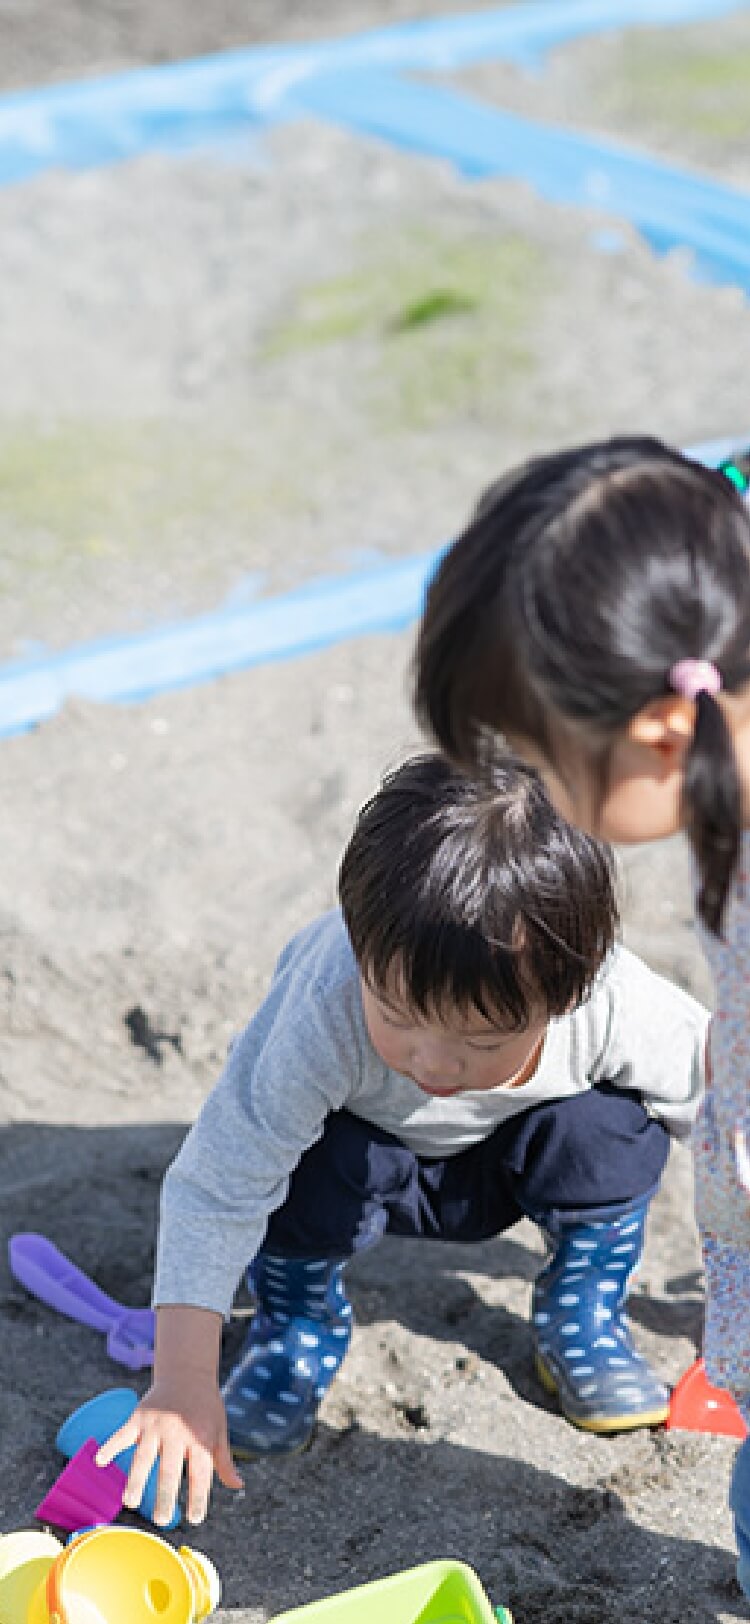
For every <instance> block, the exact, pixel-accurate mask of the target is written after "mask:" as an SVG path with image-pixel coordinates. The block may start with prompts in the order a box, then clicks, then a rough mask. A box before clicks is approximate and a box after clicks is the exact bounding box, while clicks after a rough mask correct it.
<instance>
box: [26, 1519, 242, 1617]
mask: <svg viewBox="0 0 750 1624" xmlns="http://www.w3.org/2000/svg"><path fill="white" fill-rule="evenodd" d="M220 1592H221V1586H220V1584H219V1576H218V1574H217V1572H216V1569H215V1568H214V1566H213V1563H212V1562H209V1560H208V1557H205V1556H203V1555H201V1553H200V1552H198V1551H191V1550H189V1549H188V1548H187V1547H186V1546H185V1547H183V1549H182V1550H181V1551H175V1550H173V1548H172V1546H171V1545H168V1544H167V1542H166V1540H163V1539H160V1538H159V1536H158V1535H157V1534H148V1533H145V1532H142V1531H141V1530H140V1529H137V1528H96V1529H93V1530H92V1531H91V1532H90V1533H88V1534H81V1535H80V1536H79V1538H78V1539H76V1540H74V1541H73V1543H72V1544H71V1545H68V1546H66V1547H65V1549H64V1550H63V1551H62V1553H61V1555H60V1556H58V1558H57V1560H56V1561H55V1562H54V1563H53V1564H52V1566H51V1567H50V1569H49V1572H48V1573H47V1575H46V1577H45V1578H44V1580H43V1582H42V1584H41V1585H40V1586H39V1588H38V1589H37V1591H36V1592H35V1594H34V1596H33V1597H32V1600H31V1605H30V1607H29V1609H28V1614H27V1617H26V1620H25V1624H200V1620H202V1619H204V1618H208V1615H209V1613H211V1612H213V1609H214V1608H215V1607H216V1606H218V1603H219V1599H220ZM12 1624H24V1621H23V1619H18V1620H13V1621H12Z"/></svg>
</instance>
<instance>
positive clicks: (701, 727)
mask: <svg viewBox="0 0 750 1624" xmlns="http://www.w3.org/2000/svg"><path fill="white" fill-rule="evenodd" d="M691 658H692V659H704V660H709V661H711V662H712V663H713V664H714V665H715V666H717V668H718V670H719V672H720V674H721V679H722V686H723V688H724V690H725V691H727V692H729V693H731V692H733V691H734V690H736V689H739V688H741V687H742V686H743V685H744V684H745V683H746V682H747V681H748V678H750V514H748V511H747V510H746V508H745V506H744V504H743V501H742V498H741V496H740V494H739V491H738V490H737V489H736V488H735V485H734V483H732V482H731V481H730V480H729V479H728V478H726V477H725V476H724V475H722V474H720V473H718V472H717V471H716V470H712V469H708V468H705V467H703V466H702V465H701V464H700V463H697V462H694V461H692V460H691V459H690V458H688V457H685V456H683V455H682V454H681V453H680V452H678V451H674V450H671V449H670V448H669V447H667V446H665V445H662V443H661V442H660V441H659V440H654V439H649V438H639V439H636V438H621V439H613V440H609V441H604V442H601V443H597V444H593V445H587V446H582V447H579V448H577V449H574V450H569V451H563V452H559V453H556V454H555V455H552V456H546V457H539V458H536V459H535V460H534V461H532V462H529V463H527V464H526V465H525V466H524V467H522V468H521V469H519V470H516V471H515V472H514V473H512V474H510V475H508V476H507V477H506V478H505V479H503V480H501V481H499V483H498V484H497V485H496V486H494V487H493V488H492V489H491V490H490V491H489V492H488V493H487V495H486V496H485V497H484V498H483V500H482V502H481V503H480V505H479V508H478V509H477V512H476V514H475V515H474V518H473V519H472V521H471V523H470V524H469V526H468V528H467V529H466V531H465V532H464V534H463V535H462V536H461V537H460V538H459V539H458V541H457V542H455V544H454V545H453V547H452V548H450V549H449V551H448V553H447V554H445V556H444V558H443V560H442V562H441V564H440V565H439V567H438V569H437V572H436V574H435V576H434V578H433V581H432V583H431V585H430V588H429V591H428V594H427V600H426V607H425V613H424V618H423V620H422V625H421V629H420V632H419V638H418V643H417V649H416V657H415V674H416V682H415V704H416V710H417V714H418V716H419V718H420V720H421V722H422V723H423V724H424V725H426V726H427V727H428V729H429V730H430V731H431V733H432V735H433V737H434V738H435V739H436V740H437V741H438V742H439V744H440V745H441V747H442V748H443V749H444V750H445V751H447V753H448V754H449V755H450V756H451V757H452V758H453V759H454V760H456V761H459V762H461V763H462V764H463V765H464V766H467V767H469V768H471V769H473V770H474V771H477V770H480V769H481V764H482V758H483V755H484V753H485V752H486V751H488V750H489V753H490V755H491V753H492V748H493V744H492V740H493V738H494V735H496V734H497V733H500V734H506V735H507V736H509V737H510V738H511V739H513V740H516V739H517V740H518V741H519V743H520V741H522V740H527V741H528V742H529V743H532V744H534V745H535V746H536V747H537V748H538V749H539V751H540V752H541V754H542V755H543V756H544V757H546V759H547V760H549V761H550V763H552V764H553V765H556V766H558V767H559V766H560V765H561V764H562V766H563V768H564V766H565V755H566V742H568V744H569V740H570V737H571V735H576V736H577V738H578V748H579V749H581V748H583V749H585V750H586V751H587V753H588V756H589V759H590V762H591V764H592V767H593V769H594V772H595V774H596V777H597V778H598V781H599V783H600V784H601V785H602V787H603V786H604V783H605V781H606V777H607V770H608V763H609V755H610V751H611V748H612V742H613V740H614V738H615V737H616V735H617V734H618V733H620V732H621V731H622V730H623V729H625V728H626V727H627V725H628V723H629V722H630V721H631V719H632V718H633V717H634V716H635V715H636V714H637V712H638V711H640V710H642V709H643V708H644V707H645V706H646V705H647V704H648V703H649V702H650V701H651V700H653V699H656V698H658V697H660V696H663V695H665V694H667V693H669V692H670V691H671V690H670V681H669V673H670V671H671V670H672V667H673V666H674V665H676V664H677V662H678V661H680V660H685V659H691ZM563 776H564V774H563ZM683 805H684V814H685V824H686V827H687V831H688V834H689V837H690V839H691V842H692V845H693V848H694V851H695V854H696V858H697V863H698V868H699V872H700V882H701V883H700V890H699V897H698V910H699V913H700V915H701V917H702V918H703V920H704V922H705V923H706V924H707V925H708V927H709V929H711V930H713V931H715V932H718V931H720V929H721V922H722V917H723V912H724V907H725V904H726V899H727V896H728V892H729V887H730V884H731V881H732V876H733V874H734V871H735V868H736V865H737V860H738V855H739V844H740V837H741V830H742V797H741V792H740V781H739V775H738V770H737V764H736V761H735V756H734V748H733V745H732V740H731V735H730V733H729V729H728V728H727V726H726V723H725V720H724V716H723V714H722V711H721V707H720V704H719V703H717V701H716V699H714V698H712V696H711V695H710V694H708V693H702V694H700V695H699V697H698V699H697V701H696V724H695V729H694V733H693V737H692V741H691V744H690V747H689V750H688V755H687V761H686V768H685V774H684V780H683Z"/></svg>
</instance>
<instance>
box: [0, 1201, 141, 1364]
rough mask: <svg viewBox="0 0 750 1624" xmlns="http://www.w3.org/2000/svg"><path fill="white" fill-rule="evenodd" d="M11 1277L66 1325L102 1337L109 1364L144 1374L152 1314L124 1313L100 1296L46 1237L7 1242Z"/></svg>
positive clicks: (118, 1305)
mask: <svg viewBox="0 0 750 1624" xmlns="http://www.w3.org/2000/svg"><path fill="white" fill-rule="evenodd" d="M8 1262H9V1263H10V1271H11V1274H13V1275H14V1276H15V1278H16V1280H20V1282H21V1285H22V1286H25V1287H26V1290H27V1291H30V1292H31V1293H32V1295H33V1296H34V1297H39V1298H40V1299H41V1301H42V1302H43V1303H47V1304H48V1305H49V1307H50V1308H56V1309H57V1310H58V1313H60V1314H66V1315H67V1317H68V1319H73V1320H78V1322H79V1323H80V1324H81V1325H90V1326H92V1328H93V1330H95V1331H106V1333H107V1353H108V1354H109V1356H110V1359H116V1360H117V1361H118V1363H119V1364H121V1365H127V1367H128V1369H129V1370H142V1369H143V1368H144V1366H146V1365H151V1364H153V1360H154V1316H153V1313H152V1311H151V1309H150V1308H126V1307H125V1305H124V1303H116V1302H115V1300H114V1298H113V1297H108V1296H107V1294H106V1292H104V1291H100V1290H99V1287H98V1286H96V1285H95V1284H94V1282H93V1280H91V1279H90V1278H89V1276H88V1275H87V1274H84V1272H83V1269H79V1268H77V1267H76V1265H75V1263H71V1261H70V1258H67V1257H66V1256H65V1253H64V1252H60V1251H58V1248H57V1247H56V1246H54V1245H53V1244H52V1241H48V1240H47V1238H46V1236H44V1235H35V1234H34V1233H33V1232H30V1233H28V1234H23V1235H12V1236H11V1238H10V1241H9V1242H8Z"/></svg>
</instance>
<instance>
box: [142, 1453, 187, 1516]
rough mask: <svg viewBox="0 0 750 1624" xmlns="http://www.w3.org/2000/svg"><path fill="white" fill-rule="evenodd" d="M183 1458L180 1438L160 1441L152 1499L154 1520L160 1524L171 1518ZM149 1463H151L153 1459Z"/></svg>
mask: <svg viewBox="0 0 750 1624" xmlns="http://www.w3.org/2000/svg"><path fill="white" fill-rule="evenodd" d="M184 1459H185V1450H184V1446H183V1443H182V1441H181V1440H180V1441H179V1442H176V1443H169V1442H168V1441H163V1442H162V1446H161V1455H160V1458H159V1479H158V1482H157V1485H156V1499H155V1501H154V1522H155V1523H158V1524H159V1525H160V1526H163V1525H164V1524H165V1523H168V1522H169V1521H170V1520H171V1517H172V1513H173V1512H174V1508H175V1506H176V1504H177V1496H178V1494H179V1492H180V1483H181V1481H182V1466H183V1462H184ZM151 1464H152V1465H153V1461H152V1463H151ZM147 1475H148V1474H147Z"/></svg>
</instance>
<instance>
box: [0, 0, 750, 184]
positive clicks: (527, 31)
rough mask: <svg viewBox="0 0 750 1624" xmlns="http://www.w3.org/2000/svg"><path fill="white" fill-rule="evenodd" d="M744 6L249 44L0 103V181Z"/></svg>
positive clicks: (654, 0) (444, 24)
mask: <svg viewBox="0 0 750 1624" xmlns="http://www.w3.org/2000/svg"><path fill="white" fill-rule="evenodd" d="M743 9H744V4H743V0H619V3H618V0H568V3H567V4H566V3H565V0H551V3H550V0H544V3H537V4H531V3H530V4H525V5H519V6H508V7H503V8H502V9H498V10H492V11H487V12H481V11H480V12H475V13H468V14H466V15H456V16H447V17H438V18H428V19H425V20H423V21H421V22H417V23H406V24H400V25H397V26H395V27H391V28H383V29H374V30H370V31H369V32H367V33H363V34H356V35H353V36H352V37H351V38H347V39H339V40H323V41H320V42H317V43H315V44H313V45H307V44H306V45H288V46H254V47H249V48H247V49H242V50H235V51H225V52H222V53H220V54H217V55H216V56H210V57H200V58H196V59H195V60H193V61H188V62H177V63H167V64H165V65H162V66H159V67H153V68H141V69H137V70H135V71H129V72H126V73H120V74H111V75H109V76H107V77H106V78H102V79H93V80H88V81H82V82H80V83H76V84H64V85H51V86H45V87H43V88H41V89H36V90H31V91H28V92H21V93H18V92H17V93H14V94H13V95H8V96H4V97H1V98H0V184H9V183H11V182H18V181H21V180H25V179H28V178H29V177H30V176H31V175H33V174H35V173H37V172H38V171H39V170H42V169H46V168H50V167H68V168H90V167H94V166H96V165H100V164H108V163H112V162H114V161H116V160H118V159H123V158H131V157H134V156H136V155H138V154H139V153H142V152H145V151H148V150H149V149H151V148H158V149H159V150H162V151H163V150H169V149H174V148H183V147H185V146H186V145H189V144H204V143H212V142H217V141H223V140H226V139H227V138H228V137H229V138H234V137H236V135H237V134H238V133H242V132H243V131H244V130H246V129H247V127H248V124H254V125H257V124H258V123H267V122H269V121H270V120H272V119H274V118H283V117H285V116H288V112H289V103H288V97H289V94H290V92H291V93H292V94H293V93H294V92H295V90H296V89H298V87H299V86H300V84H302V83H308V82H309V81H310V80H311V79H313V78H315V77H316V76H317V75H318V74H319V73H323V74H326V75H328V74H331V73H338V72H349V71H351V70H356V69H358V68H362V67H365V66H368V65H369V66H372V67H377V66H378V65H381V66H390V67H392V68H399V69H401V70H415V71H417V70H418V71H430V70H436V71H437V70H444V71H447V70H450V69H458V68H461V67H466V66H469V65H470V64H471V63H473V62H479V61H484V60H488V59H492V58H497V59H504V60H507V61H514V62H517V63H521V64H523V63H528V62H530V61H533V62H537V61H539V60H540V58H541V57H542V56H543V55H544V53H545V52H546V51H548V50H550V49H551V48H552V47H554V46H557V45H561V44H564V43H565V42H566V41H567V40H572V39H575V38H579V37H581V36H582V35H585V34H590V33H602V32H609V31H611V30H612V29H620V28H627V27H632V26H636V25H638V24H647V25H649V26H656V25H658V24H661V25H663V26H672V25H675V24H679V23H685V22H691V21H693V22H698V21H701V20H703V21H706V20H710V19H711V18H715V17H721V16H726V15H728V14H730V13H732V12H734V11H742V10H743Z"/></svg>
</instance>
